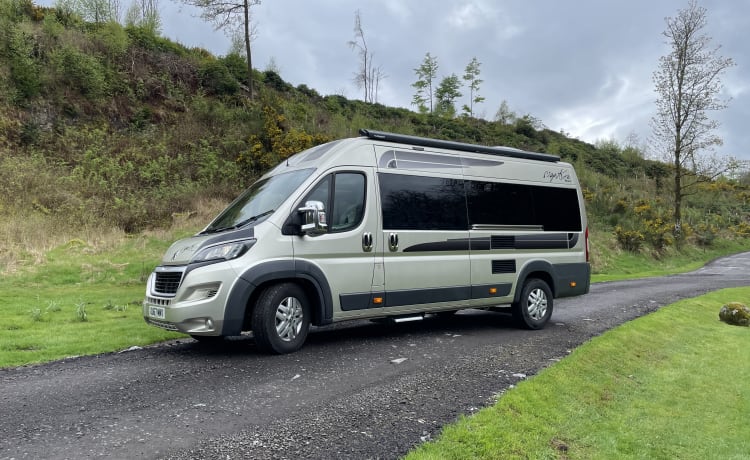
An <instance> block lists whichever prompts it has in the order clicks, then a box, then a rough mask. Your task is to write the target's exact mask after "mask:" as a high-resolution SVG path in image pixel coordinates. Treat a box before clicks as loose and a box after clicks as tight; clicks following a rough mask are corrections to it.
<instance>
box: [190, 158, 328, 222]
mask: <svg viewBox="0 0 750 460" xmlns="http://www.w3.org/2000/svg"><path fill="white" fill-rule="evenodd" d="M313 171H315V168H309V169H299V170H296V171H290V172H287V173H282V174H277V175H275V176H271V177H267V178H265V179H261V180H259V181H258V182H256V183H254V184H253V185H251V186H250V188H248V189H247V190H246V191H245V192H244V193H242V195H240V196H239V197H238V198H237V199H236V200H234V202H232V204H230V205H229V206H228V207H227V208H226V209H225V210H224V211H222V212H221V214H219V217H217V218H216V219H214V221H213V222H211V223H210V224H209V225H208V227H206V229H205V230H203V232H201V233H202V234H207V233H218V232H223V231H226V230H233V229H236V228H240V227H242V226H244V225H247V224H249V223H252V222H258V221H259V220H261V219H263V218H265V217H267V216H270V215H271V214H273V212H274V211H275V210H276V208H278V207H279V205H280V204H281V203H283V202H284V201H285V200H286V199H287V198H289V195H291V193H292V192H294V191H295V190H296V189H297V187H299V186H300V184H302V182H304V181H305V179H307V178H308V177H310V174H312V172H313Z"/></svg>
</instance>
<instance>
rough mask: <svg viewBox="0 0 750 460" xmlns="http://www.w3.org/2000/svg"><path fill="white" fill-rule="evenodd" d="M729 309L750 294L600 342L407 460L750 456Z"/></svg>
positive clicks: (719, 298) (639, 324)
mask: <svg viewBox="0 0 750 460" xmlns="http://www.w3.org/2000/svg"><path fill="white" fill-rule="evenodd" d="M729 301H741V302H743V303H749V301H750V288H737V289H725V290H721V291H716V292H713V293H710V294H707V295H705V296H702V297H698V298H695V299H689V300H684V301H681V302H678V303H675V304H673V305H670V306H668V307H664V308H662V309H660V310H659V311H657V312H655V313H653V314H651V315H648V316H645V317H643V318H639V319H637V320H635V321H632V322H629V323H627V324H625V325H622V326H620V327H618V328H616V329H614V330H612V331H609V332H607V333H605V334H604V335H602V336H599V337H596V338H594V339H592V340H591V341H589V342H587V343H586V344H584V345H582V346H581V347H579V348H577V349H576V350H575V351H574V352H573V353H572V354H571V355H570V356H568V357H566V358H565V359H563V360H562V361H560V362H559V363H557V364H555V365H554V366H552V367H550V368H548V369H545V370H544V371H542V372H540V373H539V374H538V375H537V376H535V377H532V378H531V379H529V380H527V381H524V382H521V383H520V384H519V385H518V386H517V387H516V388H514V389H512V390H510V391H509V392H507V393H506V394H504V395H503V396H502V398H501V399H499V401H498V403H497V404H496V405H495V406H493V407H490V408H487V409H484V410H482V411H480V412H479V413H477V414H476V415H474V416H472V417H463V418H461V419H460V420H459V421H458V422H457V423H456V424H453V425H450V426H448V427H446V428H445V429H444V431H443V433H442V434H441V436H440V438H439V439H438V440H436V441H434V442H430V443H428V444H424V445H422V446H420V447H419V448H418V449H416V450H415V451H413V452H412V453H410V454H409V455H408V456H407V457H406V458H407V460H424V459H464V458H492V459H496V458H503V459H505V458H508V459H512V458H551V459H578V458H583V459H599V458H601V459H611V458H664V459H672V458H681V459H705V458H723V459H740V458H747V453H748V452H750V438H748V437H747V433H746V430H745V429H744V428H743V427H745V426H746V425H747V422H748V418H747V415H748V414H750V398H749V397H748V394H747V390H746V388H745V387H746V385H745V383H744V382H748V381H749V379H750V360H748V359H746V355H747V344H748V343H749V341H750V329H749V328H746V327H737V326H729V325H726V324H724V323H722V322H720V321H719V320H718V312H719V309H720V308H721V305H723V304H724V303H726V302H729Z"/></svg>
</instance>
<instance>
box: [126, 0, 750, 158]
mask: <svg viewBox="0 0 750 460" xmlns="http://www.w3.org/2000/svg"><path fill="white" fill-rule="evenodd" d="M124 3H127V0H125V2H124ZM687 4H688V1H687V0H606V1H602V0H570V1H560V0H536V1H528V0H358V1H344V0H315V1H313V0H263V1H262V3H261V4H260V5H257V6H255V7H253V10H252V11H253V16H254V19H253V22H254V23H255V24H256V27H257V37H256V39H255V41H254V42H253V44H252V47H253V51H252V52H253V64H254V67H255V68H257V69H259V70H265V69H267V68H268V67H269V64H270V63H271V62H273V63H275V66H276V67H277V68H278V70H279V73H280V74H281V77H282V78H283V79H284V80H286V81H288V82H290V83H292V84H293V85H295V86H297V85H299V84H306V85H307V86H309V87H311V88H314V89H315V90H317V91H318V92H319V93H320V94H322V95H327V94H341V95H343V96H346V97H347V98H352V99H354V98H356V99H362V97H363V96H362V91H361V90H358V89H357V87H356V86H355V84H354V83H353V80H352V77H353V75H354V73H355V71H356V70H357V66H358V64H359V59H358V56H357V54H356V52H354V51H352V50H351V49H350V48H349V46H348V45H347V42H348V41H350V40H353V39H354V31H353V29H354V16H355V11H357V10H359V11H360V13H361V19H362V26H363V29H364V33H365V38H366V40H367V44H368V47H369V49H370V50H371V51H372V52H373V53H374V63H375V65H376V66H380V67H381V68H382V70H383V72H384V73H385V74H386V75H387V78H385V79H384V80H382V81H381V83H380V89H379V94H378V102H381V103H383V104H385V105H388V106H398V107H406V108H411V109H414V107H413V106H411V101H412V97H413V95H414V89H413V88H412V86H411V84H412V83H414V81H415V80H416V75H415V73H414V69H415V68H416V67H417V66H419V65H420V63H421V62H422V61H423V59H424V56H425V53H427V52H429V53H430V54H431V55H432V56H435V57H437V60H438V65H439V69H438V79H442V77H444V76H448V75H450V74H452V73H455V74H457V75H458V76H459V77H460V76H462V75H463V73H464V69H465V67H466V65H467V64H468V63H469V61H470V60H471V58H472V57H474V56H476V57H477V59H478V60H479V61H480V62H481V75H480V78H481V79H483V80H484V82H483V83H482V84H481V88H480V91H479V94H480V95H482V96H484V97H485V98H486V100H485V102H484V103H482V104H479V105H478V106H476V109H475V113H476V114H478V115H479V116H483V117H484V118H487V119H493V118H494V115H495V113H496V111H497V109H498V107H499V106H500V103H501V102H502V101H503V100H506V101H507V102H508V104H509V106H510V108H511V109H512V110H513V111H514V112H516V113H517V114H519V115H523V114H531V115H533V116H534V117H536V118H538V119H540V120H541V121H542V123H544V125H546V126H547V127H548V128H550V129H553V130H555V131H560V130H563V131H564V132H566V133H568V134H569V135H571V136H573V137H577V138H579V139H581V140H584V141H588V142H592V143H593V142H595V141H596V140H598V139H615V140H617V141H618V142H620V143H621V144H622V143H624V142H625V140H626V138H627V137H628V136H629V135H630V134H631V133H634V134H636V135H637V136H638V138H639V140H640V142H641V143H643V144H644V145H645V144H647V143H648V140H649V137H650V135H651V128H650V126H649V120H650V118H651V117H652V115H653V114H654V110H655V106H654V100H655V93H654V91H653V88H654V85H653V82H652V80H651V78H652V74H653V71H654V70H655V69H656V67H657V64H658V59H659V57H660V56H662V55H665V54H668V53H669V51H670V49H669V47H668V46H667V45H666V44H665V43H664V37H663V36H662V32H663V31H664V29H665V18H666V17H667V16H670V17H674V16H676V14H677V11H678V10H679V9H684V8H686V7H687ZM699 4H700V5H701V6H703V7H705V8H706V9H707V10H708V27H707V29H706V31H705V32H706V33H707V34H708V35H709V36H711V37H712V38H713V44H715V45H721V46H722V48H721V50H720V52H721V54H722V55H724V56H726V57H731V58H732V59H734V61H735V62H736V64H737V65H736V66H735V67H733V68H731V69H730V70H729V71H728V72H727V73H726V75H725V76H724V78H723V82H724V84H725V90H726V91H725V92H726V94H725V96H726V97H731V98H732V100H731V101H730V103H729V108H727V109H724V110H722V111H720V112H716V113H713V114H711V116H712V117H714V118H715V119H717V120H719V121H720V122H721V128H720V131H719V134H720V136H721V137H722V138H723V139H724V145H723V146H721V147H718V148H717V152H718V153H720V154H725V155H733V156H737V157H740V158H743V159H747V160H750V40H748V38H747V34H748V32H749V31H750V0H699ZM159 6H160V10H161V17H162V22H163V26H162V34H163V35H164V36H166V37H169V38H171V39H173V40H176V41H178V42H180V43H182V44H184V45H186V46H190V47H192V46H200V47H203V48H206V49H208V50H210V51H211V52H213V53H214V54H216V55H225V54H227V52H228V51H229V49H230V44H231V41H230V39H229V38H227V36H226V35H225V34H224V32H223V31H221V30H219V31H215V30H214V29H213V27H212V25H210V24H208V23H206V22H204V21H202V20H201V19H200V18H198V17H197V15H198V13H199V11H198V10H195V9H190V8H189V7H186V6H184V5H182V4H180V3H179V2H170V1H167V0H160V5H159ZM463 92H464V93H465V94H468V90H466V89H465V88H464V91H463ZM467 101H468V96H466V97H464V98H462V99H461V100H459V101H458V104H457V108H458V109H459V110H460V107H461V105H462V104H464V103H466V102H467ZM650 155H652V156H656V152H650Z"/></svg>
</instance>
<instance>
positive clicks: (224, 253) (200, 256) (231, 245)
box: [190, 238, 258, 263]
mask: <svg viewBox="0 0 750 460" xmlns="http://www.w3.org/2000/svg"><path fill="white" fill-rule="evenodd" d="M256 241H258V240H256V239H254V238H253V239H251V240H241V241H231V242H228V243H221V244H217V245H214V246H209V247H207V248H203V249H201V250H200V251H198V253H197V254H196V255H194V256H193V258H192V259H191V260H190V263H196V262H208V261H211V260H217V261H218V260H232V259H236V258H237V257H240V256H242V255H243V254H245V253H246V252H247V250H248V249H250V248H251V247H253V245H254V244H255V242H256Z"/></svg>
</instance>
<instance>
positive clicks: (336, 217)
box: [303, 172, 366, 233]
mask: <svg viewBox="0 0 750 460" xmlns="http://www.w3.org/2000/svg"><path fill="white" fill-rule="evenodd" d="M365 190H366V181H365V176H364V174H360V173H354V172H342V173H335V174H331V175H328V176H326V177H325V178H324V179H323V180H321V181H320V182H319V183H318V185H316V186H315V188H314V189H313V190H312V191H311V192H310V193H309V194H308V195H307V196H306V197H305V199H304V200H303V203H304V202H307V201H320V202H321V203H323V206H324V207H325V212H326V216H327V218H328V231H329V232H330V233H338V232H345V231H348V230H352V229H354V228H356V227H357V226H359V224H360V222H362V217H363V216H364V213H365Z"/></svg>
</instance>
